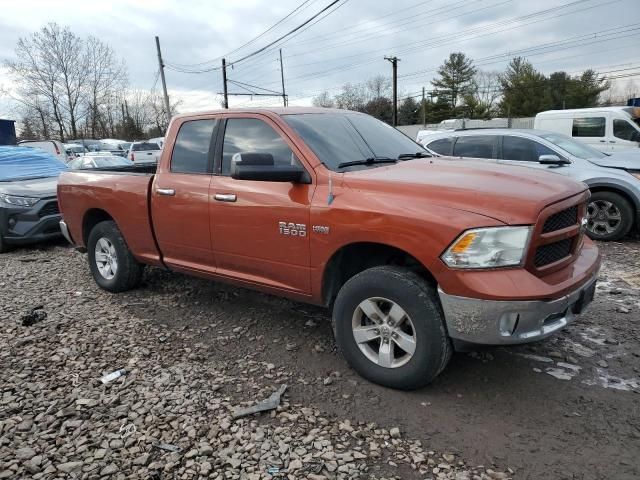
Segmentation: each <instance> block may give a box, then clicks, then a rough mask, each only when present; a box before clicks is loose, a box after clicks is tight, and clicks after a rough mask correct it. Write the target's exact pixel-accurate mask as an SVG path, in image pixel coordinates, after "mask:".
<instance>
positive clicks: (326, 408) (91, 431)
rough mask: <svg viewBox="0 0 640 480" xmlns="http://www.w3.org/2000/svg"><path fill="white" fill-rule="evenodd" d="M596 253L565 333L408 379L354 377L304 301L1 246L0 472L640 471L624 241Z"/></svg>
mask: <svg viewBox="0 0 640 480" xmlns="http://www.w3.org/2000/svg"><path fill="white" fill-rule="evenodd" d="M601 247H602V251H603V253H604V259H605V262H604V266H603V269H602V272H601V275H600V283H599V287H598V293H597V297H596V300H595V302H594V303H593V304H592V305H591V307H590V308H589V309H588V311H587V312H586V313H585V314H584V315H583V316H582V317H581V318H580V319H579V320H578V322H576V323H575V324H574V325H573V326H571V327H570V328H568V329H567V330H566V331H564V332H562V333H561V334H559V335H557V336H556V337H554V338H552V339H550V340H547V341H544V342H541V343H539V344H535V345H529V346H521V347H516V348H508V349H507V348H499V349H486V350H483V351H478V352H472V353H470V354H456V355H454V357H453V360H452V362H451V364H450V365H449V367H448V368H447V369H446V370H445V372H444V373H443V374H442V375H441V376H440V377H439V378H438V379H437V381H436V382H435V383H434V384H432V385H431V386H429V387H427V388H424V389H422V390H419V391H415V392H398V391H393V390H389V389H385V388H382V387H378V386H376V385H372V384H369V383H368V382H366V381H364V380H362V379H361V378H360V377H358V376H357V375H355V374H354V373H353V372H352V371H351V370H350V369H349V368H348V366H347V365H346V363H345V362H344V360H343V359H342V358H341V357H340V356H339V355H338V354H337V353H336V352H335V348H334V342H333V339H332V336H331V331H330V328H329V324H328V317H327V313H326V312H325V311H324V310H322V309H319V308H315V307H309V306H307V305H303V304H297V303H293V302H289V301H286V300H282V299H279V298H275V297H270V296H266V295H262V294H259V293H255V292H251V291H247V290H242V289H236V288H231V287H228V286H224V285H221V284H216V283H212V282H207V281H204V280H199V279H193V278H188V277H185V276H182V275H178V274H173V273H168V272H165V271H161V270H158V269H148V270H147V272H146V274H145V281H144V285H143V286H142V288H140V289H139V290H136V291H133V292H129V293H126V294H121V295H117V296H114V295H110V294H107V293H105V292H103V291H101V290H99V289H98V288H97V287H96V286H95V285H94V283H93V281H92V279H91V277H90V275H89V272H88V267H87V265H86V257H85V256H84V255H82V254H80V253H78V252H75V251H74V250H72V249H70V248H67V247H65V246H63V244H62V243H60V244H53V245H47V246H44V247H39V248H29V249H20V250H16V251H14V252H11V253H9V254H6V255H2V256H1V257H0V272H2V275H1V276H0V325H1V329H0V361H1V369H0V478H107V477H111V478H157V479H159V478H197V477H209V478H220V479H222V478H273V477H276V478H278V477H286V476H287V475H288V476H289V477H290V478H315V479H321V478H336V477H337V478H392V477H395V478H455V479H458V480H464V479H472V478H496V479H498V478H518V479H520V478H522V479H584V480H586V479H616V480H619V479H637V478H640V395H638V394H639V393H640V258H638V252H639V251H640V242H637V241H627V242H625V243H623V244H620V243H611V244H606V245H601ZM40 305H41V306H43V311H45V312H46V313H47V318H46V319H39V321H37V322H36V323H35V324H33V325H31V326H24V325H22V322H21V317H22V315H24V314H25V313H27V312H28V311H29V310H30V309H32V308H33V307H37V306H40ZM36 320H38V319H36ZM119 368H125V369H127V370H128V371H129V373H128V375H126V376H124V377H121V378H120V379H117V380H115V381H113V382H111V383H109V384H107V385H103V384H102V383H100V382H99V381H98V379H99V378H100V377H101V376H102V375H103V374H105V373H109V372H111V371H113V370H116V369H119ZM284 383H286V384H287V385H288V390H287V393H286V394H285V395H284V397H283V403H282V404H281V407H280V408H279V410H278V412H277V413H276V412H272V413H271V414H269V413H267V414H262V415H259V416H252V417H246V418H243V419H239V420H236V421H233V419H232V418H231V413H232V412H233V411H234V409H235V408H236V407H237V406H241V405H244V406H246V405H249V404H251V403H253V402H254V401H256V400H259V399H263V398H266V397H268V396H269V395H270V394H271V393H272V392H273V391H275V390H276V389H277V388H278V386H279V385H280V384H284ZM158 444H170V445H174V446H176V447H179V448H180V449H181V450H180V451H179V452H171V451H167V450H164V449H162V448H158Z"/></svg>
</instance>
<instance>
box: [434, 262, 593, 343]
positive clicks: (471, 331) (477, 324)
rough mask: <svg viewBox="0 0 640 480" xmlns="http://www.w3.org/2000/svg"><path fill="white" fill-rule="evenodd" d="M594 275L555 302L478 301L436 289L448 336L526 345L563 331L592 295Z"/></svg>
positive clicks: (457, 338) (468, 341)
mask: <svg viewBox="0 0 640 480" xmlns="http://www.w3.org/2000/svg"><path fill="white" fill-rule="evenodd" d="M596 276H597V272H596V273H594V274H593V275H592V276H591V278H589V280H588V281H587V282H586V283H583V284H582V285H581V286H579V287H578V288H576V289H575V290H573V291H571V292H569V293H567V294H566V295H563V296H562V297H560V298H557V299H554V300H548V301H545V300H516V301H504V300H481V299H476V298H468V297H459V296H455V295H448V294H446V293H445V292H444V291H442V289H440V288H438V294H439V295H440V302H441V303H442V309H443V311H444V316H445V320H446V324H447V330H448V332H449V336H450V337H451V338H452V339H454V340H456V341H460V342H464V343H474V344H482V345H508V344H518V343H527V342H533V341H536V340H540V339H543V338H546V337H548V336H549V335H551V334H552V333H554V332H556V331H558V330H560V329H561V328H564V327H565V326H567V325H568V324H569V323H571V322H572V321H573V320H575V318H576V315H578V314H579V313H581V312H582V311H583V310H584V307H586V306H587V305H588V304H589V303H590V302H591V300H592V299H593V294H594V292H595V285H596Z"/></svg>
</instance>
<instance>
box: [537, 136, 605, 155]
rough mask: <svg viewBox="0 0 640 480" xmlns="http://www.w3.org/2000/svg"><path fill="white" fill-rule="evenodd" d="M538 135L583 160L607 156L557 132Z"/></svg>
mask: <svg viewBox="0 0 640 480" xmlns="http://www.w3.org/2000/svg"><path fill="white" fill-rule="evenodd" d="M540 137H541V138H544V139H545V140H546V141H547V142H551V143H553V144H554V145H556V146H557V147H560V148H562V149H563V150H565V151H567V152H569V153H570V154H571V155H574V156H576V157H578V158H582V159H583V160H588V159H589V158H605V157H606V156H607V155H606V154H605V153H602V152H601V151H600V150H596V149H595V148H593V147H590V146H589V145H587V144H585V143H581V142H578V141H576V140H574V139H572V138H571V137H567V136H565V135H560V134H558V133H541V134H540Z"/></svg>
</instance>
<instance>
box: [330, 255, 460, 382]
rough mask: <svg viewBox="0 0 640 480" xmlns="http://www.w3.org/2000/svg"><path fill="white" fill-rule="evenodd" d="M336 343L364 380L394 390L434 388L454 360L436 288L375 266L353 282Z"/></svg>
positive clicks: (341, 298)
mask: <svg viewBox="0 0 640 480" xmlns="http://www.w3.org/2000/svg"><path fill="white" fill-rule="evenodd" d="M333 321H334V329H335V333H336V342H337V343H338V347H339V348H340V351H341V352H342V354H343V355H344V357H345V358H346V360H347V361H348V362H349V364H350V365H351V366H352V367H353V369H354V370H356V371H357V372H358V373H359V374H360V375H362V376H363V377H365V378H367V379H369V380H371V381H372V382H375V383H379V384H381V385H385V386H387V387H392V388H400V389H414V388H418V387H421V386H424V385H427V384H428V383H430V382H431V381H432V380H433V379H434V378H435V377H436V376H437V375H438V374H439V373H440V372H441V371H442V370H443V369H444V367H445V366H446V364H447V362H448V361H449V358H450V357H451V351H452V350H451V343H450V340H449V338H448V336H447V333H446V330H445V327H444V322H443V316H442V313H441V308H440V303H439V300H438V297H437V294H436V292H435V289H434V288H433V287H432V286H431V285H429V284H428V283H427V282H426V281H425V280H423V279H422V278H421V277H420V276H418V275H417V274H415V273H413V272H411V271H409V270H406V269H403V268H398V267H391V266H382V267H374V268H370V269H368V270H365V271H364V272H361V273H359V274H357V275H355V276H354V277H352V278H351V279H349V280H348V281H347V282H346V283H345V285H344V286H343V287H342V289H341V290H340V292H339V293H338V296H337V298H336V301H335V304H334V310H333Z"/></svg>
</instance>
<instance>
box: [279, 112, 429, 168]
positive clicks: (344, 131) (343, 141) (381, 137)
mask: <svg viewBox="0 0 640 480" xmlns="http://www.w3.org/2000/svg"><path fill="white" fill-rule="evenodd" d="M282 117H283V118H284V120H285V121H286V122H287V123H288V124H289V125H290V126H291V127H292V128H293V129H294V130H295V131H296V132H297V133H298V135H300V136H301V137H302V139H303V140H304V141H305V142H306V144H307V145H308V146H309V147H310V148H311V150H313V152H314V153H315V154H316V156H317V157H318V159H319V160H320V161H321V162H322V163H323V164H324V165H325V166H326V167H327V168H329V169H330V170H334V171H336V170H341V169H342V168H373V167H377V166H381V165H388V164H389V162H375V161H369V162H366V163H364V162H365V161H366V160H367V159H374V160H375V159H393V160H396V159H398V157H400V156H401V155H413V154H417V153H421V154H423V155H425V156H429V154H428V153H427V151H426V150H425V149H424V148H423V147H422V146H421V145H419V144H417V143H415V142H414V141H413V140H411V139H410V138H409V137H407V136H405V135H404V134H403V133H401V132H400V131H398V130H396V129H395V128H393V127H391V126H390V125H387V124H386V123H383V122H381V121H380V120H376V119H375V118H373V117H370V116H369V115H364V114H361V113H302V114H287V115H283V116H282ZM408 158H410V157H408ZM349 162H363V164H362V165H350V166H349V167H344V166H343V167H339V165H340V164H342V165H345V164H347V163H349Z"/></svg>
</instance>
